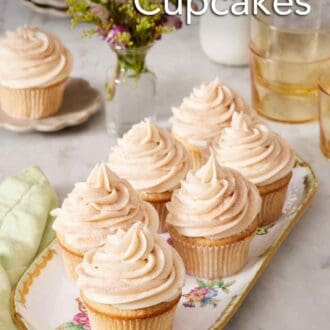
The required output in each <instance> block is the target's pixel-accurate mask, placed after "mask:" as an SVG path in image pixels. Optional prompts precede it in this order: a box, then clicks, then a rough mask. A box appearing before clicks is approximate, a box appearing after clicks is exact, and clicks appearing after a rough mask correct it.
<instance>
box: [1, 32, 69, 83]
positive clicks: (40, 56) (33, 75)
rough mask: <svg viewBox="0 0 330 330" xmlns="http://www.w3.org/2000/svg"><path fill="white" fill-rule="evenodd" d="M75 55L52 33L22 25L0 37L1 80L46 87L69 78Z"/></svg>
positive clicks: (2, 81)
mask: <svg viewBox="0 0 330 330" xmlns="http://www.w3.org/2000/svg"><path fill="white" fill-rule="evenodd" d="M71 70H72V55H71V53H70V51H69V50H68V49H67V48H65V47H64V46H63V44H62V43H61V41H60V40H59V39H58V38H57V37H56V36H54V35H53V34H51V33H46V32H43V31H41V30H39V29H38V28H31V27H20V28H18V29H17V30H16V31H15V32H7V34H6V36H5V37H4V38H2V39H0V84H1V85H3V86H5V87H10V88H33V87H46V86H49V85H53V84H56V83H58V82H60V81H62V80H63V79H66V78H67V77H68V76H69V75H70V72H71Z"/></svg>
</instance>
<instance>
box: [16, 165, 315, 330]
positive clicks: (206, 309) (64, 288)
mask: <svg viewBox="0 0 330 330" xmlns="http://www.w3.org/2000/svg"><path fill="white" fill-rule="evenodd" d="M316 190H317V180H316V177H315V175H314V173H313V171H312V169H311V168H310V167H309V165H308V164H306V163H304V162H303V161H301V160H298V161H297V164H296V167H295V169H294V171H293V177H292V180H291V183H290V186H289V191H288V195H287V199H286V204H285V207H284V214H283V216H282V217H281V218H280V219H279V220H278V221H277V222H276V224H274V225H269V226H265V227H262V228H259V229H258V232H257V235H256V237H255V238H254V240H253V241H252V246H251V249H250V254H249V262H248V265H247V266H246V267H245V268H244V269H243V270H242V271H241V272H240V273H238V274H236V275H233V276H230V277H227V278H224V279H222V280H221V281H214V282H208V281H206V280H203V279H196V278H193V277H190V276H187V278H186V284H185V287H184V288H183V296H182V298H181V300H180V302H179V305H178V308H177V312H176V315H175V320H174V329H175V330H176V329H177V330H183V329H189V330H203V329H209V328H212V329H214V328H217V329H220V328H223V327H224V326H225V324H226V323H227V322H228V321H229V320H230V318H231V317H232V316H233V314H234V313H235V311H236V310H237V309H238V307H239V306H240V304H241V303H242V302H243V300H244V299H245V297H246V295H247V294H248V292H249V291H250V289H251V288H252V287H253V285H254V284H255V282H256V280H257V279H258V277H259V276H260V274H261V273H262V271H263V270H264V269H265V267H266V266H267V264H268V262H269V261H270V259H271V258H272V256H273V255H274V253H275V252H276V250H277V249H278V247H279V246H280V244H281V243H282V241H283V240H284V239H285V237H286V236H287V234H288V233H289V231H290V229H292V227H293V226H294V225H295V223H296V222H297V221H298V219H299V218H300V217H301V215H302V213H303V211H304V210H305V209H306V208H307V207H308V205H309V204H310V203H311V201H312V198H313V196H314V195H315V193H316ZM165 237H166V238H167V236H166V234H165ZM12 310H13V317H14V319H15V320H16V322H17V324H18V325H19V327H20V328H21V329H34V330H51V329H58V330H69V329H70V330H89V329H90V328H89V325H88V317H87V314H86V311H85V308H84V306H83V304H82V303H81V301H80V299H79V291H78V289H77V288H76V287H75V286H74V285H73V284H72V283H71V282H70V280H68V279H67V278H66V276H65V274H64V269H63V265H62V259H61V255H60V252H59V249H58V247H57V246H56V244H55V243H52V244H51V245H50V246H49V247H48V248H47V249H46V250H45V251H44V252H43V253H42V254H41V255H39V256H38V257H37V258H36V260H35V261H34V263H33V264H32V265H31V267H30V268H29V269H28V270H27V271H26V272H25V274H24V275H23V277H22V278H21V280H20V281H19V283H18V285H17V288H16V290H15V292H14V294H13V297H12Z"/></svg>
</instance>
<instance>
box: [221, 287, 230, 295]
mask: <svg viewBox="0 0 330 330" xmlns="http://www.w3.org/2000/svg"><path fill="white" fill-rule="evenodd" d="M222 291H223V292H225V293H227V294H228V293H230V291H229V290H228V289H227V288H226V287H223V288H222Z"/></svg>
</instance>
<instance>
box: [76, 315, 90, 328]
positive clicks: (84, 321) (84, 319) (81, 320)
mask: <svg viewBox="0 0 330 330" xmlns="http://www.w3.org/2000/svg"><path fill="white" fill-rule="evenodd" d="M73 323H74V324H76V325H82V326H83V327H84V329H85V330H90V328H91V326H90V324H89V319H88V316H87V314H86V313H84V312H80V313H78V314H76V315H75V316H74V318H73Z"/></svg>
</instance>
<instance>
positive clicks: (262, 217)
mask: <svg viewBox="0 0 330 330" xmlns="http://www.w3.org/2000/svg"><path fill="white" fill-rule="evenodd" d="M291 177H292V173H290V174H289V175H287V176H286V177H285V178H283V179H281V180H278V181H277V182H274V183H273V184H270V185H268V186H266V187H258V190H259V192H260V195H261V198H262V206H261V211H260V213H259V214H258V217H257V218H258V224H259V226H266V225H268V224H270V223H272V222H275V221H276V220H277V219H278V218H279V217H280V216H281V215H282V210H283V206H284V202H285V197H286V193H287V191H288V186H289V183H290V180H291Z"/></svg>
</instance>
